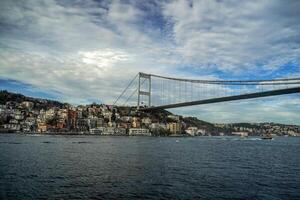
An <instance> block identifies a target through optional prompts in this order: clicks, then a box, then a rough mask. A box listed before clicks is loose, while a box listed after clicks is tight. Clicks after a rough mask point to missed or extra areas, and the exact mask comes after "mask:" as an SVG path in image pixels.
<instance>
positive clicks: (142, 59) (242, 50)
mask: <svg viewBox="0 0 300 200" xmlns="http://www.w3.org/2000/svg"><path fill="white" fill-rule="evenodd" d="M299 10H300V1H297V0H289V1H281V0H253V1H233V0H228V1H226V0H178V1H175V0H174V1H172V0H1V1H0V89H7V90H9V91H12V92H19V93H22V94H25V95H29V96H33V97H41V98H49V99H56V100H59V101H63V102H69V103H72V104H88V103H92V102H98V103H107V104H111V103H113V101H114V100H115V99H116V97H117V96H118V95H119V94H120V93H121V92H122V90H123V88H124V87H125V86H126V85H127V83H128V82H129V81H130V80H131V79H132V78H133V77H134V76H135V75H136V74H137V73H138V72H145V73H152V74H160V75H168V76H173V77H185V78H194V79H206V78H209V79H224V80H230V79H265V78H267V79H271V78H282V77H297V76H298V77H299V76H300V12H299ZM171 111H172V112H174V113H177V114H181V115H191V116H196V117H199V118H200V119H203V120H207V121H210V122H216V123H222V122H224V123H229V122H269V121H273V122H278V123H287V124H299V125H300V115H299V114H298V113H300V96H299V94H298V95H297V94H294V95H285V96H277V97H269V98H265V99H260V100H258V99H255V100H245V101H238V102H227V103H219V104H211V105H205V106H193V107H186V108H180V109H172V110H171Z"/></svg>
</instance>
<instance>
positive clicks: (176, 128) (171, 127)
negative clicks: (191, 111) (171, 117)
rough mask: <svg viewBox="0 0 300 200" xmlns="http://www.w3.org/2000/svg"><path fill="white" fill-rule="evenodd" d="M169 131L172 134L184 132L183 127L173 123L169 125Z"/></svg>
mask: <svg viewBox="0 0 300 200" xmlns="http://www.w3.org/2000/svg"><path fill="white" fill-rule="evenodd" d="M167 129H168V130H169V131H170V132H171V133H172V134H181V132H182V125H181V123H179V122H171V123H168V124H167Z"/></svg>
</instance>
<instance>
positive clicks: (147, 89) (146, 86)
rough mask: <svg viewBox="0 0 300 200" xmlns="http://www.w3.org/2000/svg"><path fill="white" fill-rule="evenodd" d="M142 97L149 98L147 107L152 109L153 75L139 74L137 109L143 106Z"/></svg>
mask: <svg viewBox="0 0 300 200" xmlns="http://www.w3.org/2000/svg"><path fill="white" fill-rule="evenodd" d="M145 82H146V83H145ZM142 96H146V97H148V102H147V103H148V104H147V106H148V107H150V106H151V75H150V74H145V73H142V72H139V85H138V99H137V109H139V108H140V106H141V103H142V101H141V99H142V98H141V97H142Z"/></svg>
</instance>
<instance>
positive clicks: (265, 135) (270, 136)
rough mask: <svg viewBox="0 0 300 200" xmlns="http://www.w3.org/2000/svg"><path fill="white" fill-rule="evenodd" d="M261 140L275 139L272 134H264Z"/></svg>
mask: <svg viewBox="0 0 300 200" xmlns="http://www.w3.org/2000/svg"><path fill="white" fill-rule="evenodd" d="M261 139H263V140H272V139H273V137H272V135H271V134H263V135H262V137H261Z"/></svg>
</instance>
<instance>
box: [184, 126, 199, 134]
mask: <svg viewBox="0 0 300 200" xmlns="http://www.w3.org/2000/svg"><path fill="white" fill-rule="evenodd" d="M185 132H186V133H187V134H189V135H190V136H195V135H197V133H198V128H197V127H194V126H191V127H189V128H187V129H186V130H185Z"/></svg>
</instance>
